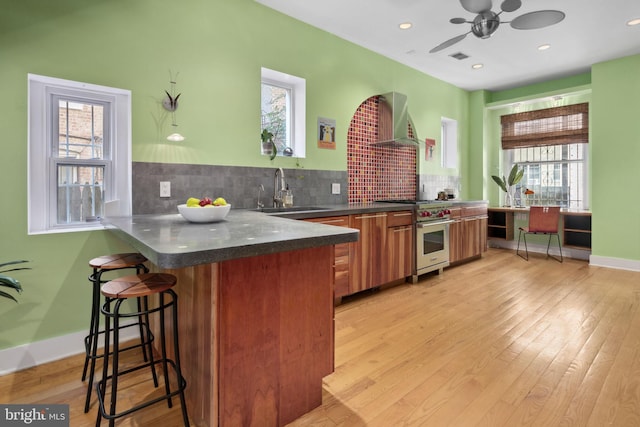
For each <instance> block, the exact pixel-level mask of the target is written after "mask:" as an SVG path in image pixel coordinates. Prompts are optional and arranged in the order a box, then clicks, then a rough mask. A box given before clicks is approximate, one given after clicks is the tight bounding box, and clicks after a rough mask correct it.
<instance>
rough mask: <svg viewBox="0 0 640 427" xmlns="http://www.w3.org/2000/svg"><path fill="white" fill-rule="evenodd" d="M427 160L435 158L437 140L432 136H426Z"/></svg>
mask: <svg viewBox="0 0 640 427" xmlns="http://www.w3.org/2000/svg"><path fill="white" fill-rule="evenodd" d="M424 145H425V156H424V158H425V160H431V159H433V150H434V149H435V148H436V140H435V139H432V138H425V140H424Z"/></svg>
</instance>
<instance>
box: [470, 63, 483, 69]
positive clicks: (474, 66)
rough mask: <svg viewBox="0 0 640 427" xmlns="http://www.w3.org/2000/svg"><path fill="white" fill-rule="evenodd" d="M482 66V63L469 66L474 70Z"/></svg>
mask: <svg viewBox="0 0 640 427" xmlns="http://www.w3.org/2000/svg"><path fill="white" fill-rule="evenodd" d="M482 67H484V65H482V64H473V65H472V66H471V68H473V69H474V70H478V69H480V68H482Z"/></svg>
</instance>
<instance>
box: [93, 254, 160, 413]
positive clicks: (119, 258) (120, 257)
mask: <svg viewBox="0 0 640 427" xmlns="http://www.w3.org/2000/svg"><path fill="white" fill-rule="evenodd" d="M146 261H147V258H145V257H144V256H143V255H142V254H139V253H135V252H134V253H122V254H113V255H103V256H99V257H97V258H93V259H92V260H91V261H89V266H90V267H91V268H93V273H91V275H90V276H89V282H91V284H92V288H93V289H92V292H93V297H92V302H91V323H90V326H89V334H88V335H87V336H86V337H85V338H84V348H85V358H84V368H83V369H82V381H84V380H85V379H86V378H87V368H89V367H90V369H89V384H88V385H87V396H86V398H85V404H84V412H85V413H87V412H89V404H90V403H91V391H92V390H93V377H94V372H95V367H96V359H99V358H101V357H103V354H99V353H98V340H99V337H100V335H103V334H104V331H100V286H101V285H103V284H104V283H106V282H108V280H104V279H103V278H102V275H103V274H104V273H107V272H112V271H117V270H125V269H135V271H136V273H137V274H141V273H148V272H149V269H148V268H147V267H146V266H145V265H144V263H145V262H146ZM137 303H138V311H142V306H141V301H140V299H138V301H137ZM148 324H149V322H148V320H147V321H146V322H145V321H144V319H143V318H142V317H140V318H139V319H138V321H137V323H132V324H129V325H124V326H123V327H122V328H129V327H133V326H136V325H137V326H138V327H139V332H140V343H139V344H135V345H132V346H129V347H127V348H126V349H127V350H130V349H133V348H137V347H141V346H142V354H143V357H144V361H145V362H146V361H147V360H148V358H147V352H148V351H150V350H151V341H153V335H152V334H151V332H150V331H149V327H148ZM145 343H146V344H147V345H144V344H145ZM124 350H125V349H122V350H121V351H124ZM89 363H91V365H89Z"/></svg>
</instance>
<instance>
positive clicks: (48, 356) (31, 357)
mask: <svg viewBox="0 0 640 427" xmlns="http://www.w3.org/2000/svg"><path fill="white" fill-rule="evenodd" d="M137 331H138V329H137V328H127V329H125V330H123V331H121V332H120V340H119V341H120V342H124V341H127V340H131V339H133V338H136V337H138V333H137ZM86 335H87V331H82V332H74V333H72V334H69V335H62V336H59V337H55V338H50V339H46V340H43V341H36V342H32V343H29V344H24V345H19V346H17V347H11V348H7V349H4V350H0V375H6V374H10V373H12V372H17V371H21V370H23V369H27V368H31V367H34V366H38V365H42V364H44V363H48V362H53V361H54V360H59V359H64V358H65V357H69V356H73V355H76V354H79V353H84V337H85V336H86ZM100 347H102V343H100ZM80 375H82V365H80V366H78V378H80Z"/></svg>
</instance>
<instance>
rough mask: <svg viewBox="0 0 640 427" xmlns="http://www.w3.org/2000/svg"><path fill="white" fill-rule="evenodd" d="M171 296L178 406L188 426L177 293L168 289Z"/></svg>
mask: <svg viewBox="0 0 640 427" xmlns="http://www.w3.org/2000/svg"><path fill="white" fill-rule="evenodd" d="M168 292H169V293H170V294H171V296H172V298H173V305H172V307H171V315H172V317H173V348H174V352H175V355H174V357H175V359H176V361H175V363H176V372H177V375H178V381H179V384H178V387H179V388H181V389H182V390H181V391H180V407H181V408H182V421H183V422H184V425H185V426H187V427H188V426H189V415H187V402H186V399H185V397H184V388H185V387H186V386H187V384H186V382H185V380H184V377H183V376H182V368H181V367H180V343H179V341H180V340H179V339H178V295H177V294H176V293H175V292H173V290H169V291H168Z"/></svg>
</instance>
